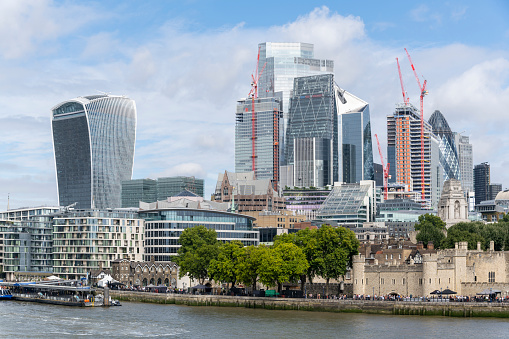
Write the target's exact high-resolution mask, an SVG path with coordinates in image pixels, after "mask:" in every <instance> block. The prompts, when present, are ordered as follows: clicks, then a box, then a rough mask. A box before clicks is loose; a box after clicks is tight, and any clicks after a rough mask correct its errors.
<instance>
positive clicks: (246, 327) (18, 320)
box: [0, 301, 509, 338]
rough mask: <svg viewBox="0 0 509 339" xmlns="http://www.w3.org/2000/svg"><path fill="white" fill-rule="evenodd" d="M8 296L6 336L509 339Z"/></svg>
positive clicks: (494, 329)
mask: <svg viewBox="0 0 509 339" xmlns="http://www.w3.org/2000/svg"><path fill="white" fill-rule="evenodd" d="M122 305H123V306H122V307H110V308H100V307H99V308H78V307H76V308H74V307H66V306H55V305H44V304H36V303H25V302H17V301H2V302H0V337H1V338H67V337H77V336H80V337H82V336H88V337H115V338H135V337H142V338H152V337H160V338H167V337H173V338H232V337H239V338H246V337H248V338H255V337H256V338H299V337H302V338H310V337H312V338H424V337H426V338H436V337H444V338H478V337H484V338H509V320H506V319H491V318H447V317H421V316H386V315H369V314H350V313H318V312H302V311H301V312H299V311H270V310H262V309H246V308H240V307H239V308H220V307H196V306H195V307H187V306H176V305H157V304H141V303H127V302H124V303H123V304H122Z"/></svg>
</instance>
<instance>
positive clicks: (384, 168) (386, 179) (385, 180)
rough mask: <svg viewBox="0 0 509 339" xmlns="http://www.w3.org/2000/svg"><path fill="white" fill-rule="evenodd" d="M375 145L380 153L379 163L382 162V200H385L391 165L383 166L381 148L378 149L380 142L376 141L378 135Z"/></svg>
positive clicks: (387, 196)
mask: <svg viewBox="0 0 509 339" xmlns="http://www.w3.org/2000/svg"><path fill="white" fill-rule="evenodd" d="M375 138H376V143H377V144H378V153H380V161H381V162H382V169H383V172H384V192H385V193H384V199H385V200H387V199H388V198H389V191H388V188H387V186H388V181H389V178H390V175H389V168H390V167H391V164H389V163H387V166H385V164H384V157H383V155H382V148H381V147H380V141H378V135H376V134H375Z"/></svg>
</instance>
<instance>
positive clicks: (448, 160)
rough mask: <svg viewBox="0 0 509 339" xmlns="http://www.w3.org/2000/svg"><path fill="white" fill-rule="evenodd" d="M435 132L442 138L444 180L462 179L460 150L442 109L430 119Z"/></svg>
mask: <svg viewBox="0 0 509 339" xmlns="http://www.w3.org/2000/svg"><path fill="white" fill-rule="evenodd" d="M428 122H429V124H430V125H431V127H432V128H433V133H434V134H435V135H436V136H437V137H438V138H439V139H440V164H441V165H442V168H443V170H444V171H443V174H444V181H447V180H449V179H457V180H460V179H461V176H460V166H459V161H458V152H457V149H456V143H455V142H454V133H453V132H452V131H451V128H450V127H449V124H448V123H447V120H445V117H444V116H443V114H442V113H441V112H440V111H435V112H433V114H432V115H431V117H430V118H429V120H428Z"/></svg>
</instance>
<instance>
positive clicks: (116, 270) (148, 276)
mask: <svg viewBox="0 0 509 339" xmlns="http://www.w3.org/2000/svg"><path fill="white" fill-rule="evenodd" d="M111 275H112V277H113V279H115V280H117V281H119V282H121V283H122V284H125V285H126V286H130V287H131V286H133V287H137V286H139V287H145V286H148V285H153V286H166V287H168V288H178V287H179V286H178V266H177V264H176V263H174V262H171V261H167V262H155V261H130V260H127V259H116V260H114V261H113V262H112V263H111Z"/></svg>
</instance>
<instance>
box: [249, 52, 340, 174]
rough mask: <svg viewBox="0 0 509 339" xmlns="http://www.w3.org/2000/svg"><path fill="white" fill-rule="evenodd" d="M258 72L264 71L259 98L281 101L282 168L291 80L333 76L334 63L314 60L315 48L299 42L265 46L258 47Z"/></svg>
mask: <svg viewBox="0 0 509 339" xmlns="http://www.w3.org/2000/svg"><path fill="white" fill-rule="evenodd" d="M258 49H259V52H260V58H259V61H258V69H259V70H262V69H263V71H262V72H261V74H260V79H259V81H258V96H259V97H260V98H265V97H272V98H274V97H278V98H282V103H283V105H282V110H283V123H282V127H283V130H282V134H281V135H282V136H283V138H282V142H281V143H280V155H281V158H282V159H281V161H280V163H281V165H286V160H285V158H284V156H285V154H284V149H285V143H286V141H285V137H286V129H287V126H288V119H289V110H290V98H291V97H292V95H293V94H292V91H293V85H294V79H295V78H296V77H303V76H309V75H318V74H325V73H333V71H334V61H332V60H324V59H315V56H314V46H313V45H312V44H308V43H301V42H264V43H260V44H259V45H258Z"/></svg>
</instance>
